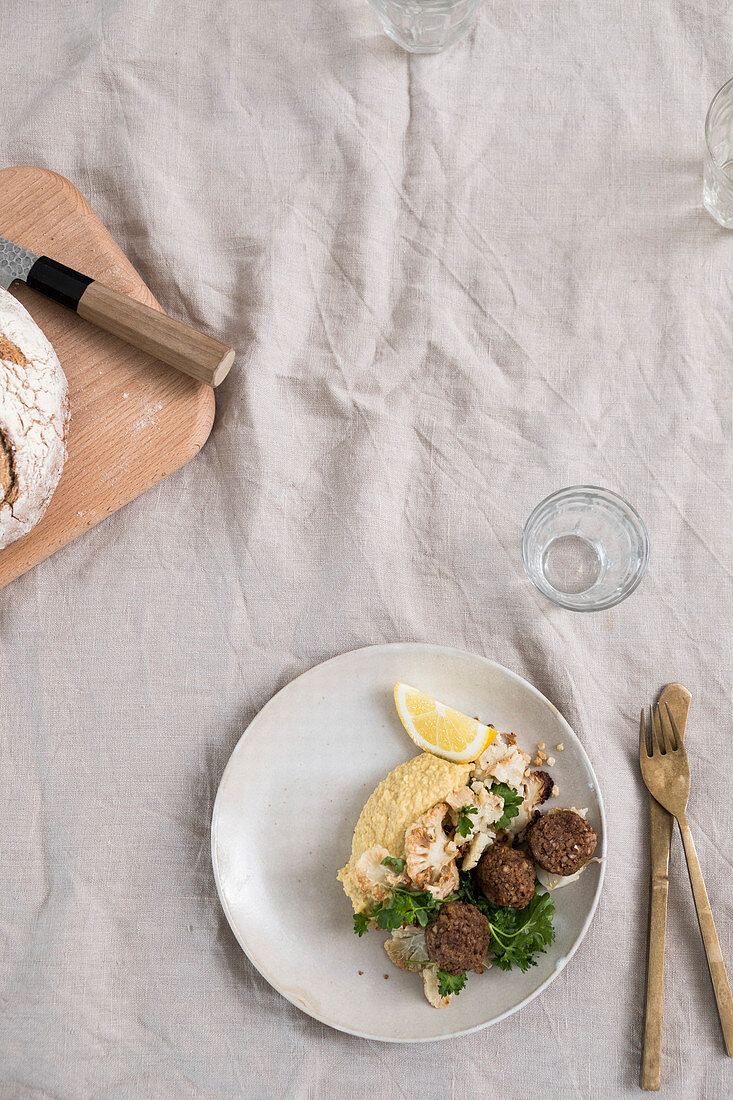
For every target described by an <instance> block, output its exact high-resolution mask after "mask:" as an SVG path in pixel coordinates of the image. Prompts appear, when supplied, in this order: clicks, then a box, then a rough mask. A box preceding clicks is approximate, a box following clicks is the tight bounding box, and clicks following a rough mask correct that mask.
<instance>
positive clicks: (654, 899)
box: [641, 684, 692, 1092]
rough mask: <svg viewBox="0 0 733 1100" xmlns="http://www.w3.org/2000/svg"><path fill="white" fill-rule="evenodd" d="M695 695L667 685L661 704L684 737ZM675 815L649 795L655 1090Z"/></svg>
mask: <svg viewBox="0 0 733 1100" xmlns="http://www.w3.org/2000/svg"><path fill="white" fill-rule="evenodd" d="M691 700H692V696H691V695H690V692H689V691H688V690H687V688H686V687H683V686H682V684H667V686H666V687H665V688H664V689H663V691H662V693H661V694H660V696H659V705H660V706H663V705H664V704H665V703H667V704H668V706H669V709H670V710H671V711H672V716H673V718H674V720H675V723H676V726H677V729H678V730H679V731H680V735H681V736H682V737H683V738H684V736H685V727H686V725H687V715H688V712H689V710H690V701H691ZM673 826H674V818H673V817H672V815H671V814H670V813H668V812H667V810H665V809H664V807H663V806H660V805H659V803H658V802H657V800H656V799H655V798H652V796H651V795H649V854H650V856H651V898H650V902H649V957H648V960H647V987H646V1013H645V1017H644V1046H643V1053H642V1060H641V1087H642V1089H645V1090H646V1091H648V1092H656V1091H657V1090H658V1089H659V1087H660V1084H661V1072H662V1002H663V992H664V944H665V940H666V936H667V898H668V894H669V849H670V846H671V843H672V829H673Z"/></svg>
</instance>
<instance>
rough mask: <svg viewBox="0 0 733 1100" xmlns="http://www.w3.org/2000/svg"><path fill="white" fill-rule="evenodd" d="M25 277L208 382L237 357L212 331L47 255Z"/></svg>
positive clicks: (63, 302)
mask: <svg viewBox="0 0 733 1100" xmlns="http://www.w3.org/2000/svg"><path fill="white" fill-rule="evenodd" d="M27 282H28V286H30V287H33V289H34V290H38V291H40V293H41V294H45V295H46V297H47V298H52V299H53V300H54V301H56V302H60V304H61V305H63V306H66V307H67V308H68V309H73V310H76V312H77V313H78V314H79V316H80V317H83V318H84V320H86V321H89V322H90V323H91V324H93V325H96V326H97V328H101V329H103V330H104V331H105V332H109V333H111V334H112V335H113V336H117V337H119V338H120V339H121V340H124V341H125V342H126V343H128V344H132V346H133V347H135V348H139V349H140V351H144V352H146V353H147V354H148V355H152V356H153V357H154V358H155V359H159V360H160V361H161V362H162V363H167V364H168V366H170V367H175V369H176V370H179V371H182V372H183V374H188V375H190V376H191V377H192V378H197V379H198V380H199V381H200V382H206V383H208V385H209V386H218V385H219V383H220V382H223V380H224V379H225V378H226V376H227V374H228V373H229V368H230V367H231V365H232V363H233V361H234V349H233V348H230V347H229V346H228V345H227V344H223V343H222V342H221V341H220V340H216V339H214V337H213V336H207V335H206V333H203V332H199V331H198V329H195V328H192V327H191V326H190V325H185V324H184V323H183V322H182V321H176V320H175V318H173V317H169V316H168V314H167V313H161V312H160V310H157V309H152V308H151V307H150V306H146V305H143V303H142V302H138V301H137V299H135V298H129V297H127V295H125V294H120V293H119V292H118V291H116V290H112V289H111V287H108V286H104V285H103V284H102V283H97V282H94V280H93V279H90V278H89V277H88V276H87V275H82V274H81V273H80V272H78V271H74V269H73V268H71V267H66V266H65V265H64V264H60V263H58V262H57V261H56V260H51V259H49V258H48V256H40V257H39V258H38V259H37V260H36V262H35V263H34V264H33V267H32V268H31V269H30V271H29V272H28V278H27Z"/></svg>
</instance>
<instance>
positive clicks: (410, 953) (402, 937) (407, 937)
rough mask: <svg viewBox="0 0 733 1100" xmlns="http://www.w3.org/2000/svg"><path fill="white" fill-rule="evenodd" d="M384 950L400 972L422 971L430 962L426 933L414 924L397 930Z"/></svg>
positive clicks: (386, 943) (387, 941)
mask: <svg viewBox="0 0 733 1100" xmlns="http://www.w3.org/2000/svg"><path fill="white" fill-rule="evenodd" d="M384 950H385V951H386V952H387V954H388V955H389V957H390V959H391V960H392V962H393V963H394V964H395V966H397V967H399V969H400V970H421V969H422V966H423V965H424V964H425V963H427V962H430V957H429V955H428V949H427V946H426V944H425V931H424V929H422V928H417V927H415V925H414V924H408V925H406V926H405V927H404V928H395V930H394V932H393V933H392V936H391V938H390V939H388V940H386V942H385V944H384Z"/></svg>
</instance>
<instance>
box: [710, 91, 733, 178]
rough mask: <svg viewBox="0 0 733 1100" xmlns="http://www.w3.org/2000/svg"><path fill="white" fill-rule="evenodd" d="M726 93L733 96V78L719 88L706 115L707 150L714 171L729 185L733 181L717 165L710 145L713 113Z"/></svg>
mask: <svg viewBox="0 0 733 1100" xmlns="http://www.w3.org/2000/svg"><path fill="white" fill-rule="evenodd" d="M725 92H731V94H732V95H733V76H732V77H731V78H730V80H726V82H725V84H722V85H721V86H720V88H718V90H717V92H716V93H715V95H714V96H713V98H712V99H711V100H710V106H709V107H708V113H707V114H706V115H705V148H706V149H707V152H708V156H709V157H710V162H711V164H712V166H713V171H714V172H717V173H718V175H719V176H722V178H723V179H724V180H727V181H728V182H729V183H733V179H732V178H731V177H730V176H729V175H728V173H727V172H724V171H723V169H722V168H721V167H720V166H719V165H717V164H716V163H715V155H714V153H713V150H712V147H711V145H710V126H711V119H712V115H713V111H714V109H715V107H716V106H717V104H718V100H719V99H720V98H721V97H722V96H723V94H724V93H725Z"/></svg>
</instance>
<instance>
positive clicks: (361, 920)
mask: <svg viewBox="0 0 733 1100" xmlns="http://www.w3.org/2000/svg"><path fill="white" fill-rule="evenodd" d="M354 931H355V932H356V934H357V936H363V935H364V933H365V932H368V931H369V917H368V916H367V915H366V913H354Z"/></svg>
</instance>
